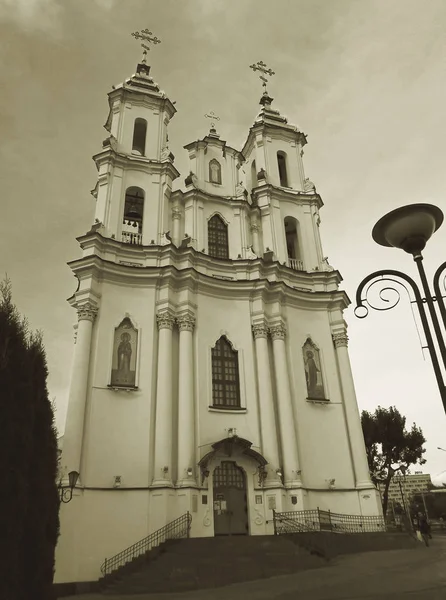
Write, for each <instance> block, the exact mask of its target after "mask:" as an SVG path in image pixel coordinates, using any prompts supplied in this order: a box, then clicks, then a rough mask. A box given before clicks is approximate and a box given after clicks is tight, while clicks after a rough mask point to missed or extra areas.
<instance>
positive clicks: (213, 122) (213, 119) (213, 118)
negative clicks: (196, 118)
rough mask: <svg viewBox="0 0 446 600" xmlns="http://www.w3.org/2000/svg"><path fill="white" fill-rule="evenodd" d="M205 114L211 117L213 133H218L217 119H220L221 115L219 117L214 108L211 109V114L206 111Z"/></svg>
mask: <svg viewBox="0 0 446 600" xmlns="http://www.w3.org/2000/svg"><path fill="white" fill-rule="evenodd" d="M204 116H205V118H206V119H211V129H210V131H211V133H216V130H215V121H220V117H217V115H216V114H215V113H214V111H213V110H211V111H210V113H209V114H207V113H206V114H205V115H204Z"/></svg>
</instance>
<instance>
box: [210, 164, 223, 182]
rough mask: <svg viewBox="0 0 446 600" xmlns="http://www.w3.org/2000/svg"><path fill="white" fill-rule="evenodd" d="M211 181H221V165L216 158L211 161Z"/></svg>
mask: <svg viewBox="0 0 446 600" xmlns="http://www.w3.org/2000/svg"><path fill="white" fill-rule="evenodd" d="M209 181H210V182H211V183H221V165H220V163H219V162H218V160H216V159H215V158H213V159H212V160H211V161H209Z"/></svg>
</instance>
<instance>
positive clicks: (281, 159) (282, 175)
mask: <svg viewBox="0 0 446 600" xmlns="http://www.w3.org/2000/svg"><path fill="white" fill-rule="evenodd" d="M277 167H278V169H279V181H280V185H281V186H282V187H288V169H287V155H286V153H285V152H283V151H282V150H279V152H278V153H277Z"/></svg>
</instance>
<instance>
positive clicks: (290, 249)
mask: <svg viewBox="0 0 446 600" xmlns="http://www.w3.org/2000/svg"><path fill="white" fill-rule="evenodd" d="M284 227H285V239H286V249H287V256H288V261H287V264H288V266H289V267H290V268H291V269H294V270H295V271H303V270H304V265H303V261H302V254H301V249H300V241H299V223H298V222H297V219H295V218H294V217H285V220H284Z"/></svg>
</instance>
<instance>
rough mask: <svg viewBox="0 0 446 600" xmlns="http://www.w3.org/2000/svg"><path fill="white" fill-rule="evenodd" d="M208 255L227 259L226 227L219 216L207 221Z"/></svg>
mask: <svg viewBox="0 0 446 600" xmlns="http://www.w3.org/2000/svg"><path fill="white" fill-rule="evenodd" d="M208 254H209V256H213V257H214V258H229V247H228V226H227V225H226V223H225V222H224V221H223V219H222V218H221V217H220V215H214V216H213V217H211V218H210V219H209V221H208Z"/></svg>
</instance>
